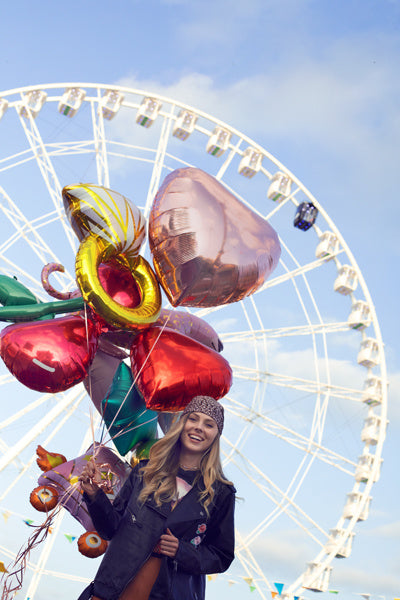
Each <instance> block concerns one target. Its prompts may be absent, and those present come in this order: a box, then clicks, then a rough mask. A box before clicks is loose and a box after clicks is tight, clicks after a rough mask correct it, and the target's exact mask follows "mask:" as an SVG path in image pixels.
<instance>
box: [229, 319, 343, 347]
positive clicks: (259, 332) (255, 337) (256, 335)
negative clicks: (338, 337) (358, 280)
mask: <svg viewBox="0 0 400 600" xmlns="http://www.w3.org/2000/svg"><path fill="white" fill-rule="evenodd" d="M348 330H349V326H348V324H347V322H346V321H342V322H326V323H310V324H307V325H297V326H295V325H293V326H291V327H279V328H276V329H256V330H255V329H252V330H251V331H229V332H226V333H221V334H220V336H219V337H220V338H221V341H222V342H226V343H229V342H246V341H248V342H257V341H259V340H263V339H274V338H283V337H296V336H303V335H315V334H327V333H339V332H342V331H348Z"/></svg>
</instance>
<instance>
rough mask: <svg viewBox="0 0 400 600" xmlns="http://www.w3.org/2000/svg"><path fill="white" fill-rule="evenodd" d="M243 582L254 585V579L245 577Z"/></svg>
mask: <svg viewBox="0 0 400 600" xmlns="http://www.w3.org/2000/svg"><path fill="white" fill-rule="evenodd" d="M243 581H245V582H246V583H248V584H249V585H253V578H252V577H243Z"/></svg>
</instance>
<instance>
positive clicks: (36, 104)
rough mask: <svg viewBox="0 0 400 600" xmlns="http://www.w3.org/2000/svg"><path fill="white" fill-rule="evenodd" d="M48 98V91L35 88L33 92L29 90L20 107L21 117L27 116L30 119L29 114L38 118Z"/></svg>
mask: <svg viewBox="0 0 400 600" xmlns="http://www.w3.org/2000/svg"><path fill="white" fill-rule="evenodd" d="M46 99H47V93H46V92H44V91H43V90H33V91H32V92H28V93H27V94H25V95H24V96H23V104H22V105H21V107H20V109H19V114H20V115H21V117H25V119H29V116H31V117H32V118H33V119H36V117H37V116H38V114H39V113H40V111H41V109H42V108H43V105H44V103H45V102H46Z"/></svg>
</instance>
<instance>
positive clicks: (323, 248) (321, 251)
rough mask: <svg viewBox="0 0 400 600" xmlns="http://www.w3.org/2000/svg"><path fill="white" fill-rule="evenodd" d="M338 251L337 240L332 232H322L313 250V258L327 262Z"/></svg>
mask: <svg viewBox="0 0 400 600" xmlns="http://www.w3.org/2000/svg"><path fill="white" fill-rule="evenodd" d="M338 250H339V240H338V238H337V236H336V235H335V234H334V233H332V231H324V233H323V234H322V235H321V236H320V238H319V243H318V246H317V248H316V250H315V256H316V257H317V258H325V259H326V260H329V259H331V258H333V256H334V255H335V254H336V253H337V251H338Z"/></svg>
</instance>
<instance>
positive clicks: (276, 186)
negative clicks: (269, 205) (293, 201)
mask: <svg viewBox="0 0 400 600" xmlns="http://www.w3.org/2000/svg"><path fill="white" fill-rule="evenodd" d="M291 189H292V180H291V179H290V177H288V176H287V175H285V173H282V172H281V171H278V172H277V173H275V175H274V176H273V177H272V179H271V183H270V185H269V188H268V192H267V197H268V198H269V199H270V200H273V201H274V202H278V203H279V202H282V201H283V200H284V199H285V198H287V197H288V196H289V195H290V191H291Z"/></svg>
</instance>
